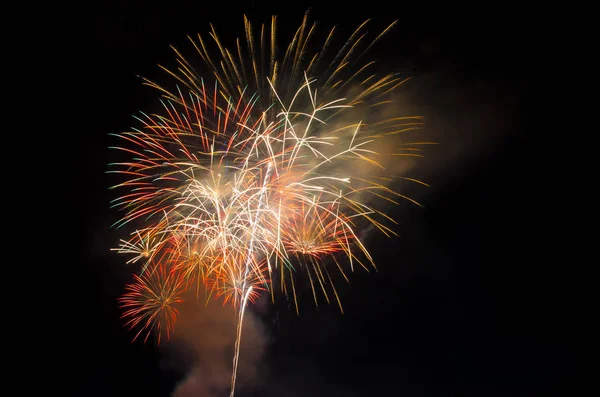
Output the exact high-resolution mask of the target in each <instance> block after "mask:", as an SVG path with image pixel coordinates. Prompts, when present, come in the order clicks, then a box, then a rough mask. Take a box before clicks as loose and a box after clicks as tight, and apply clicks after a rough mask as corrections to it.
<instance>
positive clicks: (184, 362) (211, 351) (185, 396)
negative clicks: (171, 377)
mask: <svg viewBox="0 0 600 397" xmlns="http://www.w3.org/2000/svg"><path fill="white" fill-rule="evenodd" d="M186 294H187V295H186V296H185V302H184V303H182V304H181V306H179V310H180V317H179V318H178V320H177V324H176V327H175V332H174V334H173V336H172V340H171V343H168V344H166V345H165V347H164V349H165V353H166V355H165V359H164V360H165V362H164V363H163V364H164V365H165V366H167V367H171V368H172V369H176V370H178V371H181V372H184V371H185V372H186V375H185V377H184V378H183V380H182V381H181V382H180V383H179V384H178V385H177V387H176V388H175V390H174V391H173V394H172V396H173V397H220V396H227V395H229V391H230V387H231V373H232V365H233V355H234V343H235V334H236V327H237V312H236V310H235V309H234V308H233V307H232V306H231V305H229V304H226V305H223V304H222V302H220V301H219V299H210V300H209V301H208V302H206V299H205V297H206V291H204V290H202V289H201V290H200V291H199V294H198V296H199V298H198V299H196V291H195V290H192V291H189V292H187V293H186ZM256 307H258V308H259V309H260V302H257V304H255V305H253V307H252V308H250V307H248V308H246V313H245V315H244V323H243V329H242V344H241V347H240V360H239V366H238V372H237V382H236V390H240V389H244V388H251V387H253V386H256V385H258V384H259V383H260V380H261V371H260V367H261V359H262V358H263V355H264V353H265V349H266V346H267V342H268V337H267V334H266V330H265V329H264V327H263V326H262V324H261V322H260V320H259V318H258V316H257V315H256V314H255V313H253V309H256Z"/></svg>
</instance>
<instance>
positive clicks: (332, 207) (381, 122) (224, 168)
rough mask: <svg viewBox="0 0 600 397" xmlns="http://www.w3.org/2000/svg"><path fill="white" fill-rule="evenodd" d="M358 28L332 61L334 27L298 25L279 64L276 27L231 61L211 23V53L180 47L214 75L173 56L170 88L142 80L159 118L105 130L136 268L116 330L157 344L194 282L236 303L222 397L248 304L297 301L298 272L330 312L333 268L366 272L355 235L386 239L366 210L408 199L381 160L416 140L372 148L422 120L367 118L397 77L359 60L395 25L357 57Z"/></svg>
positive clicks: (380, 222) (413, 151)
mask: <svg viewBox="0 0 600 397" xmlns="http://www.w3.org/2000/svg"><path fill="white" fill-rule="evenodd" d="M366 25H367V22H365V23H363V24H362V25H361V26H360V27H359V28H358V29H357V30H356V31H354V33H352V35H351V36H350V38H349V39H347V40H345V42H344V45H343V46H342V48H341V49H340V50H339V51H337V52H333V53H332V56H328V54H329V53H328V52H327V51H326V49H327V47H329V44H330V42H332V40H333V37H334V36H335V35H334V33H335V29H332V30H331V31H330V32H329V33H328V35H327V36H326V37H325V41H324V42H323V43H318V42H316V38H315V30H316V25H309V24H308V22H307V18H306V16H305V18H304V20H303V22H302V24H301V26H300V28H299V29H298V31H297V32H296V35H295V36H294V37H293V40H292V41H291V42H290V44H289V45H288V46H287V47H286V48H285V55H284V56H283V58H282V59H281V57H280V56H279V55H278V54H279V48H278V46H277V43H276V36H277V35H276V26H277V24H276V18H275V17H273V19H272V21H271V25H270V27H267V28H265V26H264V25H263V26H262V27H261V29H260V34H259V36H257V35H255V34H254V32H253V27H252V25H251V24H250V22H249V21H248V20H247V19H245V33H246V37H245V40H237V42H236V48H235V50H233V51H230V50H228V49H226V48H225V46H224V45H223V44H222V42H221V40H220V39H219V37H218V36H217V34H216V32H215V31H214V29H213V30H212V32H211V34H210V36H211V37H212V39H213V41H214V42H215V43H216V49H217V51H218V54H219V55H218V56H216V57H215V56H210V55H209V50H208V46H207V44H206V42H205V41H204V40H203V38H202V37H201V36H198V37H197V38H196V39H193V38H190V41H191V42H192V43H193V46H194V47H195V49H196V51H197V53H198V54H199V55H200V57H201V58H202V62H201V63H202V64H203V65H205V66H207V67H208V68H209V70H210V73H209V74H208V75H207V76H209V77H210V79H207V80H206V81H205V79H203V78H202V77H201V76H200V75H199V74H198V73H197V72H196V69H195V68H194V67H193V66H192V63H191V62H189V61H188V60H187V59H186V58H184V57H183V56H182V55H181V54H180V52H178V51H177V50H175V52H176V55H177V63H178V66H177V68H176V69H167V68H164V69H165V70H166V71H167V72H168V74H170V75H171V76H172V77H173V78H175V80H176V82H177V86H176V87H174V88H173V89H167V88H164V87H163V86H159V85H158V84H156V83H154V82H151V81H149V80H144V81H145V84H147V85H149V86H152V87H154V88H156V89H157V90H158V91H159V92H160V93H161V96H162V98H161V102H162V105H163V107H162V111H161V112H160V113H157V114H143V113H142V114H141V115H140V116H139V117H136V118H137V119H138V121H139V123H140V124H139V126H140V127H139V128H136V129H132V130H131V131H128V132H124V133H121V134H117V135H116V136H117V137H118V138H119V139H120V141H121V142H122V143H121V144H120V145H119V146H118V147H116V149H119V150H120V151H122V152H124V153H125V154H126V155H127V160H125V161H121V162H118V163H113V164H111V167H112V169H111V171H110V172H115V173H119V174H120V175H122V176H123V177H125V178H124V180H123V181H122V182H120V183H119V184H117V185H116V186H114V187H113V188H114V189H115V190H120V191H124V193H122V194H121V195H120V196H119V198H117V199H116V200H114V202H113V204H114V206H115V207H119V208H121V209H122V210H123V211H124V216H123V217H122V218H121V219H120V221H119V222H118V223H117V226H118V227H123V228H124V229H126V228H127V227H130V226H131V225H134V226H133V227H134V228H135V229H134V231H133V233H131V235H130V237H129V238H127V239H125V240H121V245H120V246H119V247H118V248H115V250H116V251H118V252H119V253H121V254H125V255H129V259H128V262H127V263H129V264H136V265H138V266H139V270H140V271H139V274H137V275H135V282H134V283H133V284H131V285H129V286H128V287H127V292H126V293H125V294H124V296H123V297H122V298H121V303H122V306H123V307H124V308H125V312H124V316H125V317H126V318H127V319H128V323H127V324H128V325H129V326H131V327H132V328H134V327H135V328H136V329H137V330H138V331H137V333H136V336H135V338H137V337H138V336H140V335H144V334H145V338H147V337H148V335H149V334H150V333H151V331H152V330H155V331H156V333H157V336H158V339H159V342H160V339H161V338H163V337H164V336H167V337H168V336H169V334H170V333H171V332H172V331H173V328H174V326H175V321H176V318H177V315H178V311H177V303H178V302H181V300H182V295H183V293H184V292H185V291H186V290H188V289H190V288H196V289H198V290H199V289H200V287H201V286H202V287H203V288H202V289H203V290H205V291H208V293H209V296H208V297H207V298H213V297H214V298H222V299H223V301H224V302H226V303H231V304H233V305H234V306H235V307H236V308H237V309H238V310H239V321H238V324H239V325H238V337H237V340H236V355H235V357H234V370H233V379H232V394H233V389H234V386H235V372H236V368H237V359H238V352H239V342H240V338H241V329H242V320H243V314H244V310H245V307H246V305H247V303H249V302H253V301H255V299H256V298H258V297H259V296H260V295H261V294H262V293H267V294H271V295H272V297H273V298H274V297H275V294H274V291H275V289H276V288H279V289H280V290H281V291H282V292H283V293H285V294H287V295H288V297H290V298H291V299H293V301H294V302H297V300H296V291H297V288H298V287H297V285H296V277H297V276H296V274H297V272H303V273H304V274H306V275H307V276H308V277H307V278H308V280H309V282H310V287H311V289H312V294H313V295H314V299H315V302H318V301H319V299H323V298H324V299H325V300H326V301H327V302H332V303H335V304H338V305H339V306H340V308H341V303H340V300H339V297H338V294H337V292H336V288H335V283H334V282H333V280H334V277H333V276H332V273H333V272H334V271H335V272H336V273H337V275H340V274H341V275H342V277H343V278H346V277H347V273H348V271H352V270H353V269H354V268H355V267H358V266H360V267H364V268H365V269H369V268H373V267H374V264H373V261H372V258H371V256H370V254H369V252H368V250H367V249H366V247H365V245H363V242H362V241H361V240H362V238H363V236H362V233H360V230H362V228H365V227H367V226H368V225H371V227H372V226H374V227H376V228H378V229H379V230H381V231H382V232H383V233H385V234H386V235H391V234H393V232H392V230H391V229H389V228H388V227H387V226H385V223H386V221H391V219H389V217H388V216H386V215H385V214H384V213H382V212H381V211H379V210H378V209H377V208H376V206H375V203H376V202H377V201H380V200H381V199H383V200H387V201H391V202H396V201H397V200H398V199H401V198H405V199H408V198H406V197H404V196H402V195H401V194H399V193H396V192H394V191H393V190H391V189H390V188H388V186H389V185H390V184H389V182H390V180H391V176H389V175H387V176H386V171H385V168H384V167H383V165H381V164H380V161H379V159H380V158H381V157H382V156H388V155H389V156H421V155H420V151H419V149H418V145H419V144H426V143H427V142H405V143H401V144H400V145H399V146H398V147H397V148H396V149H397V151H395V152H393V153H392V152H391V151H390V150H391V145H390V144H389V143H388V144H384V145H381V144H378V143H377V142H379V141H381V140H382V139H385V138H386V137H389V136H392V135H397V134H401V133H404V132H406V131H410V130H414V129H417V128H419V126H420V119H419V118H418V117H392V118H386V119H378V118H377V117H374V116H377V115H378V114H379V112H378V109H379V108H380V107H381V106H385V105H387V104H389V103H390V101H389V95H390V94H391V93H392V92H393V91H394V89H395V88H397V87H398V86H400V85H401V84H402V83H403V82H404V81H405V79H403V78H400V77H398V76H395V75H385V76H381V77H378V76H377V75H376V74H374V73H372V72H370V69H371V67H372V66H373V62H369V63H360V60H361V59H362V57H363V55H365V53H366V52H367V50H369V49H370V48H371V46H372V45H373V44H374V43H375V42H376V41H377V40H378V39H379V38H380V37H382V36H383V34H384V33H385V32H387V31H388V30H389V29H390V28H391V27H392V26H393V25H394V24H392V25H390V26H389V27H388V28H386V29H385V30H384V31H383V32H382V33H381V34H379V36H377V37H376V38H375V40H373V41H370V42H369V43H368V44H367V45H366V48H365V46H363V45H362V44H363V43H364V42H365V37H366V33H365V32H364V29H365V26H366ZM315 46H318V48H319V49H320V50H319V51H317V52H316V53H314V54H313V53H311V51H310V49H311V48H315ZM315 76H316V77H315ZM208 80H210V81H211V82H210V83H208V82H207V81H208ZM359 115H360V117H363V116H364V117H363V118H362V119H361V120H362V121H361V120H359V119H358V116H359ZM376 149H377V150H376ZM382 150H383V151H385V153H382V152H381V151H382ZM393 158H395V159H398V158H399V157H393ZM366 175H369V177H366ZM378 175H381V176H380V177H378ZM404 179H407V180H411V179H409V178H404ZM412 181H414V182H418V181H415V180H412ZM419 183H421V182H419ZM372 198H374V199H376V200H371V199H372ZM409 200H410V199H409ZM411 201H412V200H411ZM296 310H298V306H297V304H296Z"/></svg>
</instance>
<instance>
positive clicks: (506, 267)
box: [63, 0, 572, 397]
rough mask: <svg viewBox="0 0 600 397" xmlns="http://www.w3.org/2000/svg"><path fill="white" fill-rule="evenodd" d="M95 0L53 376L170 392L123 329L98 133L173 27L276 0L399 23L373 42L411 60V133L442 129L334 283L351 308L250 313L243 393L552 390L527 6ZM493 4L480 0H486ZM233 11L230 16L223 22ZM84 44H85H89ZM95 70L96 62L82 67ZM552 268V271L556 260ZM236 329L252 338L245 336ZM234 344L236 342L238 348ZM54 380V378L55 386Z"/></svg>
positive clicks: (79, 385)
mask: <svg viewBox="0 0 600 397" xmlns="http://www.w3.org/2000/svg"><path fill="white" fill-rule="evenodd" d="M213 3H214V4H210V5H206V4H205V2H201V1H196V2H191V1H180V2H173V3H168V2H147V1H141V0H140V1H133V0H127V1H120V2H119V1H104V2H97V3H95V8H96V10H95V16H94V19H93V20H91V21H90V24H93V26H92V28H93V31H94V33H95V36H94V40H93V41H92V42H91V43H90V44H89V46H91V48H88V49H90V50H91V58H90V61H89V69H88V70H89V74H90V77H89V80H88V82H86V83H85V91H86V92H87V94H86V96H85V97H86V98H88V99H87V101H89V102H88V103H86V105H85V107H86V109H87V112H88V113H87V114H88V116H86V117H89V119H90V120H93V121H92V122H91V123H90V124H89V125H88V127H87V128H86V130H85V131H82V132H81V134H80V135H79V136H78V137H77V138H76V142H77V143H78V145H79V146H78V149H77V151H76V154H75V156H76V158H74V159H73V160H74V161H76V164H75V166H74V167H73V176H74V180H75V181H77V182H76V183H74V184H73V186H71V189H72V190H73V192H75V191H77V194H76V196H77V203H76V204H74V205H75V207H74V208H75V210H74V212H76V213H77V214H79V216H78V218H79V219H78V222H79V223H78V230H81V233H78V234H77V235H76V236H75V241H76V243H75V244H73V245H74V246H76V247H78V250H79V251H78V261H77V263H76V268H75V269H76V270H75V271H74V272H73V273H74V275H75V276H74V277H75V278H76V279H77V280H78V282H76V283H73V288H74V289H75V291H74V292H73V296H77V297H78V298H77V301H76V302H75V305H76V306H77V307H76V309H75V310H74V312H76V313H78V314H77V315H76V316H75V318H74V321H73V328H74V329H79V330H80V331H72V333H70V335H72V337H70V338H69V343H71V344H72V346H73V349H72V350H73V351H74V353H75V356H74V357H73V359H72V360H70V363H71V364H70V365H71V366H72V369H70V370H69V371H67V372H68V373H69V375H68V376H67V378H68V379H65V384H64V389H65V390H66V392H67V394H68V395H73V396H81V397H86V396H144V397H152V396H157V397H158V396H170V395H171V393H172V391H173V390H174V388H175V387H176V385H177V384H178V382H180V381H181V380H182V379H183V377H184V376H185V371H184V370H180V369H174V368H172V367H170V366H168V365H167V364H165V363H166V362H167V361H168V360H166V359H165V358H164V354H161V352H160V351H158V350H157V349H156V347H155V346H153V345H152V344H151V343H150V344H146V345H143V344H141V343H133V344H132V343H131V337H132V336H133V335H132V333H131V332H128V331H126V330H125V329H123V327H122V321H121V320H120V319H119V316H120V311H119V309H118V306H117V302H116V298H117V297H118V296H119V295H120V294H121V293H122V292H123V286H124V284H125V283H126V282H128V281H129V277H130V275H129V274H128V273H127V272H125V271H123V270H122V264H121V263H120V259H121V258H115V257H114V256H113V254H112V253H110V252H109V249H110V248H112V247H113V246H114V244H115V242H116V241H118V238H119V237H121V236H119V235H118V233H116V232H115V231H114V230H112V229H110V228H109V226H110V224H111V223H112V222H113V221H115V220H116V219H117V216H118V214H117V213H114V212H113V211H110V209H109V203H108V202H109V200H111V199H113V198H114V197H112V196H111V194H110V192H108V186H109V185H110V180H109V179H108V177H107V176H106V175H105V171H106V166H107V163H108V162H109V161H110V155H111V154H110V152H109V150H108V149H107V147H108V146H110V144H111V141H110V137H109V135H108V134H109V133H117V132H120V131H122V130H124V129H126V128H127V127H129V126H130V125H131V124H132V119H131V115H132V114H134V113H135V112H136V111H138V110H140V109H143V108H144V106H148V105H149V104H150V103H151V101H152V99H153V98H151V97H149V96H148V93H149V91H148V90H147V89H145V88H143V87H141V84H140V82H139V80H138V79H137V77H136V74H140V75H144V76H149V77H154V76H156V75H158V68H157V67H156V64H157V63H163V62H168V61H169V60H170V59H171V57H172V55H171V51H170V49H169V47H168V46H169V45H170V44H176V45H179V44H182V43H185V40H186V39H185V36H186V35H187V34H193V33H197V32H201V33H206V32H207V31H208V30H209V28H210V26H209V23H213V24H214V25H215V26H216V28H217V30H218V31H219V32H223V33H221V34H222V35H223V37H222V38H223V39H225V40H226V39H227V38H228V37H229V36H231V37H235V36H237V35H239V34H241V33H242V32H243V31H242V28H243V22H242V16H243V14H244V13H246V14H247V15H249V16H250V17H251V18H252V17H255V18H263V19H265V20H266V18H267V17H268V16H270V15H271V14H273V13H276V14H278V15H279V17H280V20H279V22H280V26H283V27H284V29H285V26H286V22H287V21H289V24H290V25H291V26H293V27H295V26H297V25H298V24H299V23H300V21H301V18H302V15H303V12H304V11H305V10H306V9H307V8H308V7H309V6H310V7H312V18H313V19H316V20H319V21H321V22H322V24H323V25H324V26H327V27H330V26H332V25H334V24H340V25H342V26H346V27H347V29H352V28H354V27H356V25H357V24H358V22H359V21H361V20H363V19H365V18H369V17H372V18H373V22H374V24H376V25H377V26H383V25H384V24H386V23H387V24H389V23H390V22H391V21H393V20H394V19H399V20H400V23H399V25H398V26H397V28H396V29H395V30H394V31H393V32H392V33H391V34H390V35H389V36H388V37H387V38H386V39H385V40H383V41H382V42H381V45H380V46H379V47H378V48H377V49H376V50H375V54H376V58H378V59H382V63H383V64H384V65H385V67H389V68H392V69H396V70H398V71H401V72H403V73H407V74H410V75H412V76H413V80H412V82H411V83H410V84H412V86H410V85H409V86H408V87H407V88H406V90H407V91H406V96H405V97H403V98H404V101H405V103H406V104H407V106H409V107H412V108H414V109H415V110H416V111H420V112H422V113H423V114H424V115H425V116H426V127H425V129H424V132H423V134H425V136H426V137H427V138H431V139H434V140H436V141H438V142H440V145H438V146H436V147H435V148H434V149H431V150H429V151H428V152H427V156H431V157H432V158H433V159H431V160H428V161H426V162H425V163H424V166H423V169H422V170H419V169H417V170H416V171H415V172H416V173H417V174H419V173H420V174H419V176H421V177H422V178H424V179H425V180H426V181H427V182H428V183H430V184H431V185H432V187H431V189H429V190H428V191H420V192H418V194H419V195H420V199H421V201H422V202H423V203H424V205H425V207H424V208H415V207H410V206H408V205H404V206H401V208H399V209H397V210H395V213H394V214H393V215H396V217H397V218H398V220H399V222H400V224H399V226H398V232H399V234H400V236H401V237H400V238H399V239H395V240H386V239H374V240H373V241H371V244H372V248H371V250H372V252H373V253H374V257H375V260H376V262H377V263H378V264H379V269H380V271H379V272H378V273H373V274H363V273H357V274H355V275H354V276H353V277H352V281H351V285H350V286H349V288H347V289H343V293H342V295H343V297H342V299H343V303H344V309H345V314H344V315H341V314H340V313H339V312H338V311H337V310H336V309H335V308H334V307H332V308H328V307H325V308H323V307H321V308H320V310H317V309H314V308H313V307H312V306H311V305H310V302H309V301H308V300H307V302H303V304H302V309H303V310H302V314H301V315H300V316H299V317H297V316H296V315H295V313H294V312H293V311H291V310H288V308H287V305H286V304H285V301H282V302H280V303H278V304H277V305H275V307H273V308H272V309H269V310H265V311H263V312H262V313H261V314H260V319H261V321H262V323H263V324H264V329H265V333H266V339H267V340H268V342H267V347H266V348H265V349H266V350H265V357H264V359H263V360H262V362H261V368H260V372H261V374H262V379H261V381H260V382H259V384H258V385H257V386H255V387H254V388H252V390H248V391H247V392H245V393H244V392H240V394H239V396H240V397H243V396H268V397H271V396H282V397H286V396H329V397H338V396H339V397H345V396H379V395H389V396H396V395H398V396H448V397H450V396H456V397H459V396H465V397H467V396H468V397H471V396H473V397H478V396H491V397H495V396H540V395H550V394H553V393H558V392H559V391H561V390H563V388H564V387H565V382H566V379H567V378H568V376H569V375H570V374H571V371H572V370H571V369H570V368H571V366H570V365H569V362H570V360H571V359H572V357H571V355H570V354H571V353H570V351H569V350H568V348H567V341H566V340H564V339H563V338H562V337H561V335H562V330H563V329H564V324H563V323H562V321H563V320H561V319H562V318H563V315H565V314H566V313H567V311H568V308H567V307H566V303H565V301H563V300H561V299H560V297H559V294H557V292H556V290H555V288H554V287H553V285H552V284H551V283H550V281H549V280H550V279H551V275H550V273H551V272H552V270H551V269H550V267H549V266H548V267H547V268H545V269H544V268H543V267H542V264H540V263H539V259H537V258H538V256H537V254H536V249H538V248H539V244H540V243H538V242H535V241H533V239H532V237H531V230H532V228H533V227H534V223H535V222H536V221H535V216H536V215H534V214H533V213H534V212H535V211H532V210H531V208H530V207H531V206H533V205H534V204H532V203H535V202H537V201H536V200H538V199H539V196H536V185H535V184H532V183H531V181H532V180H533V179H535V176H534V171H533V169H532V168H531V167H529V166H528V163H529V162H530V161H531V156H530V150H531V141H530V139H528V138H529V135H530V134H531V133H532V132H535V131H536V130H537V129H538V128H539V127H538V126H537V124H536V123H537V121H536V119H535V117H534V115H535V111H534V109H532V108H531V107H529V103H530V101H531V99H532V98H534V97H535V95H536V93H535V92H534V87H533V86H532V85H531V84H530V81H531V75H532V74H533V73H535V69H534V59H535V57H536V52H535V49H534V48H535V46H532V45H531V43H532V41H533V38H532V36H531V35H530V34H529V32H530V26H529V25H528V24H527V22H526V16H524V15H520V14H517V13H513V12H510V10H496V12H494V11H493V10H491V9H488V7H487V6H486V8H485V9H484V8H481V9H479V8H477V7H475V8H474V9H473V8H471V9H470V11H469V12H467V8H466V7H464V10H463V9H461V8H460V7H450V6H447V7H445V8H444V9H443V10H442V9H435V7H437V6H435V5H434V3H433V2H432V3H431V4H429V3H422V4H399V5H395V6H389V5H388V6H386V5H385V3H384V2H379V1H365V2H363V3H360V4H356V5H352V3H351V2H327V3H328V4H331V5H329V6H327V7H325V6H314V5H311V4H306V3H305V4H298V5H295V4H293V5H292V4H291V3H290V2H280V3H275V2H265V1H258V0H256V1H252V2H249V1H244V2H239V4H230V3H225V2H222V3H219V2H213ZM490 7H491V6H490ZM228 29H231V30H232V32H231V34H228V33H225V32H226V31H227V30H228ZM86 53H87V51H86ZM92 76H93V78H92ZM552 280H553V278H552ZM248 343H251V342H249V341H248ZM241 359H242V360H243V357H242V358H241ZM63 394H64V393H63Z"/></svg>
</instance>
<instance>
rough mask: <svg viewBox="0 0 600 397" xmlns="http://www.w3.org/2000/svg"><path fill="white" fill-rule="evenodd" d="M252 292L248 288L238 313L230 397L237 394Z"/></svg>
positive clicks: (250, 288)
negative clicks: (241, 353)
mask: <svg viewBox="0 0 600 397" xmlns="http://www.w3.org/2000/svg"><path fill="white" fill-rule="evenodd" d="M251 292H252V286H250V287H249V288H248V291H246V293H245V294H244V296H243V298H242V304H241V305H240V310H239V311H238V324H237V329H236V334H235V352H234V354H233V372H232V373H231V393H230V394H229V397H234V394H235V381H236V379H237V367H238V361H239V357H240V344H241V343H242V326H243V325H244V312H245V311H246V304H247V303H248V297H249V296H250V293H251Z"/></svg>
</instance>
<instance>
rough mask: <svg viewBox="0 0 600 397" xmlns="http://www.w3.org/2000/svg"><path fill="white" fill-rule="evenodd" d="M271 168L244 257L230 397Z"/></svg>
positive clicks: (233, 387) (232, 393) (233, 384)
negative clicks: (255, 242)
mask: <svg viewBox="0 0 600 397" xmlns="http://www.w3.org/2000/svg"><path fill="white" fill-rule="evenodd" d="M272 168H273V167H272V166H271V162H268V163H267V172H266V174H265V180H264V181H263V186H262V189H261V193H260V196H259V199H258V208H257V210H256V214H255V216H254V222H253V225H252V234H251V236H250V245H249V247H248V255H247V257H246V265H245V269H244V277H243V278H242V280H243V283H242V291H241V295H242V304H241V305H240V309H239V312H238V324H237V332H236V336H235V352H234V354H233V371H232V373H231V394H230V395H229V396H230V397H233V396H234V393H235V381H236V378H237V367H238V361H239V356H240V344H241V339H242V326H243V323H244V312H245V311H246V304H247V303H248V297H249V296H250V293H251V292H252V286H250V287H248V274H249V273H250V267H251V266H252V258H253V254H254V252H253V250H254V239H255V234H256V225H257V224H258V217H259V215H260V211H261V207H262V202H263V197H264V193H265V190H266V188H267V183H268V181H269V178H270V177H271V172H272Z"/></svg>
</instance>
